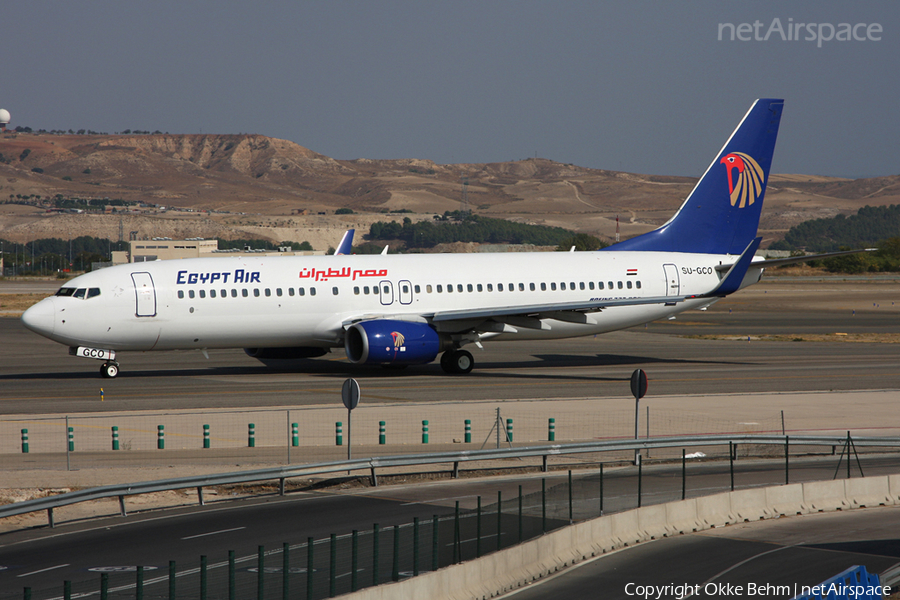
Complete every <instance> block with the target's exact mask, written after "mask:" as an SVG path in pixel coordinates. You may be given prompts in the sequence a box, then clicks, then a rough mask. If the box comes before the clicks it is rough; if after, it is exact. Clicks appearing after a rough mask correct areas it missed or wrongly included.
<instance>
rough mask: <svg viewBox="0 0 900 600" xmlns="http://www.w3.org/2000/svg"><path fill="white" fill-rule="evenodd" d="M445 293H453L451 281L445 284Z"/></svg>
mask: <svg viewBox="0 0 900 600" xmlns="http://www.w3.org/2000/svg"><path fill="white" fill-rule="evenodd" d="M447 293H448V294H452V293H453V284H452V283H451V284H449V285H447Z"/></svg>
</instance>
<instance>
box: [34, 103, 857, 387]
mask: <svg viewBox="0 0 900 600" xmlns="http://www.w3.org/2000/svg"><path fill="white" fill-rule="evenodd" d="M783 105H784V101H783V100H778V99H759V100H756V101H755V102H754V103H753V104H752V106H751V107H750V110H749V111H748V112H747V113H746V115H745V116H744V117H743V119H742V120H741V121H740V123H739V125H738V126H737V128H736V129H735V130H734V132H733V133H732V134H731V136H730V137H729V138H728V140H727V142H726V143H725V145H724V146H723V147H722V149H721V150H720V151H719V153H718V154H716V156H715V158H714V159H713V161H712V163H710V165H709V167H708V168H707V169H706V172H705V173H704V174H703V176H702V177H701V178H700V180H699V181H698V183H697V184H696V186H695V187H694V189H693V191H691V193H690V194H689V195H688V197H687V199H686V200H685V201H684V203H683V204H682V206H681V208H680V209H679V210H678V212H677V213H676V214H675V215H674V216H673V217H672V218H671V219H670V220H669V221H668V222H666V223H665V224H664V225H662V226H661V227H659V228H658V229H656V230H653V231H651V232H648V233H645V234H642V235H639V236H636V237H634V238H631V239H628V240H625V241H623V242H620V243H618V244H615V245H613V246H610V247H607V248H605V249H603V250H600V251H596V252H577V253H576V252H545V253H493V254H480V253H479V254H431V255H426V254H405V255H404V254H396V255H387V254H381V255H371V256H283V257H282V256H280V257H254V256H240V257H222V258H194V259H181V260H166V261H154V262H144V263H138V264H128V265H120V266H116V267H110V268H106V269H102V270H98V271H94V272H91V273H86V274H84V275H81V276H79V277H76V278H74V279H72V280H71V281H68V282H66V283H65V284H63V286H62V287H61V288H60V289H59V291H58V292H57V293H56V295H55V296H51V297H49V298H46V299H44V300H42V301H40V302H38V303H37V304H35V305H34V306H32V307H31V308H29V309H28V310H27V311H25V313H24V314H23V315H22V322H23V324H24V325H25V327H27V328H28V329H30V330H32V331H34V332H36V333H38V334H40V335H43V336H45V337H47V338H49V339H51V340H53V341H56V342H59V343H60V344H64V345H66V346H69V353H70V354H72V355H74V356H78V357H83V358H90V359H96V360H100V361H103V363H102V366H101V368H100V373H101V375H102V376H103V377H106V378H112V377H116V375H118V373H119V363H118V361H117V356H118V353H119V352H127V351H137V352H147V351H162V350H184V349H199V350H202V351H203V352H204V353H206V351H207V349H209V348H243V349H244V350H245V352H246V353H247V354H248V355H250V356H253V357H256V358H258V359H262V360H265V359H278V358H315V357H319V356H323V355H325V354H326V353H328V352H330V351H331V350H332V349H337V348H341V347H343V348H344V350H345V352H346V356H347V358H348V360H349V361H350V362H351V363H354V364H358V365H359V364H374V365H383V366H388V367H405V366H408V365H419V364H427V363H431V362H433V361H434V360H435V359H436V358H437V356H438V355H439V354H440V355H441V358H440V365H441V367H442V369H443V370H444V371H445V372H446V373H450V374H464V373H469V372H470V371H471V370H472V368H473V366H474V359H473V357H472V354H471V353H470V352H468V351H467V350H465V349H463V347H464V346H466V345H469V344H475V345H476V346H478V347H482V342H485V341H488V340H491V341H505V340H533V339H558V338H568V337H577V336H587V335H595V334H600V333H606V332H610V331H615V330H619V329H624V328H628V327H633V326H635V325H640V324H643V323H648V322H651V321H655V320H658V319H663V318H668V317H671V316H673V315H676V314H678V313H681V312H683V311H686V310H691V309H702V308H705V307H707V306H709V305H711V304H712V303H714V302H716V301H717V300H719V299H721V298H723V297H725V296H728V295H729V294H732V293H734V292H737V291H738V290H740V289H741V288H744V287H747V286H748V285H751V284H753V283H756V282H758V281H759V280H760V278H761V277H762V274H763V270H764V269H765V268H766V267H769V266H778V265H782V264H790V263H795V262H802V261H805V260H811V259H814V258H822V257H823V256H836V255H840V254H841V253H829V254H825V255H816V256H811V257H810V256H807V257H791V258H786V259H779V260H770V261H766V262H765V263H763V262H762V260H763V259H762V258H760V257H755V256H754V254H755V252H756V250H757V248H758V247H759V244H760V241H761V239H762V238H760V237H758V236H757V229H758V225H759V218H760V212H761V210H762V206H763V199H764V197H765V191H766V183H767V180H768V176H769V170H770V167H771V164H772V156H773V153H774V148H775V139H776V136H777V133H778V127H779V123H780V121H781V114H782V109H783Z"/></svg>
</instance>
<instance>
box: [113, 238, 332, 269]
mask: <svg viewBox="0 0 900 600" xmlns="http://www.w3.org/2000/svg"><path fill="white" fill-rule="evenodd" d="M248 254H252V255H254V256H315V255H323V254H325V251H324V250H298V251H294V250H291V248H290V246H284V247H281V248H279V249H278V250H277V251H274V250H252V249H250V248H249V247H244V248H243V249H239V250H219V243H218V241H217V240H206V239H203V238H188V239H186V240H173V239H170V238H153V239H152V240H132V241H131V242H129V249H128V250H127V251H125V250H123V251H119V252H113V253H112V264H114V265H121V264H125V263H136V262H147V261H153V260H174V259H179V258H211V257H215V256H242V255H248Z"/></svg>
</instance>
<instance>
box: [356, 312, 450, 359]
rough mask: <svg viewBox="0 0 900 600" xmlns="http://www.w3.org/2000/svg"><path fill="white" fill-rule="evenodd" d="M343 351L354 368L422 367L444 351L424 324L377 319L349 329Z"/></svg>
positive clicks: (431, 330) (436, 336) (435, 334)
mask: <svg viewBox="0 0 900 600" xmlns="http://www.w3.org/2000/svg"><path fill="white" fill-rule="evenodd" d="M344 349H345V350H346V351H347V358H349V359H350V362H352V363H356V364H368V365H421V364H425V363H430V362H431V361H433V360H434V359H435V358H436V357H437V355H438V352H440V351H441V350H442V349H444V348H442V343H441V338H440V336H439V335H438V334H437V332H436V331H435V330H434V329H432V328H431V326H429V325H428V324H426V323H411V322H408V321H392V320H389V319H376V320H372V321H363V322H361V323H354V324H353V325H351V326H350V328H349V329H347V334H346V335H345V336H344Z"/></svg>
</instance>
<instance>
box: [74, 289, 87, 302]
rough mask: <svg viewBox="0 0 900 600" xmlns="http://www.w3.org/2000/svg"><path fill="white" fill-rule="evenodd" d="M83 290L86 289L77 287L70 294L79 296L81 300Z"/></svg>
mask: <svg viewBox="0 0 900 600" xmlns="http://www.w3.org/2000/svg"><path fill="white" fill-rule="evenodd" d="M85 291H86V290H85V289H84V288H78V289H77V290H75V293H74V294H72V295H73V296H74V297H75V298H81V299H82V300H83V299H84V292H85Z"/></svg>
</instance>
